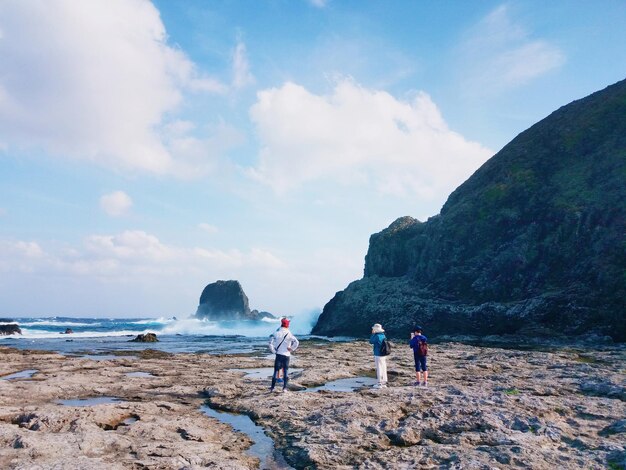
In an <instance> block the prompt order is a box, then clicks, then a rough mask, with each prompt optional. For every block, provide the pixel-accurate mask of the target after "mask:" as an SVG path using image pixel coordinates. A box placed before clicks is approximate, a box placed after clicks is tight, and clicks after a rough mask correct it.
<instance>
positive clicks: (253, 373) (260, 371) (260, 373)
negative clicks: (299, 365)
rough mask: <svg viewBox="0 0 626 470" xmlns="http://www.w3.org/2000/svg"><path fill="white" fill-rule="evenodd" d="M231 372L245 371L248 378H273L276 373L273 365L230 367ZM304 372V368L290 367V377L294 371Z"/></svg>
mask: <svg viewBox="0 0 626 470" xmlns="http://www.w3.org/2000/svg"><path fill="white" fill-rule="evenodd" d="M228 371H229V372H243V373H245V374H246V375H244V377H245V378H247V379H271V378H272V374H273V373H274V368H273V367H257V368H256V369H228ZM295 372H302V369H289V377H291V374H292V373H295Z"/></svg>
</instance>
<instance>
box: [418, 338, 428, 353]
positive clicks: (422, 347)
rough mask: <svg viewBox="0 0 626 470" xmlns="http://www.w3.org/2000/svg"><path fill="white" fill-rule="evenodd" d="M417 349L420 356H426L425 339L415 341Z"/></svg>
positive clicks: (426, 346)
mask: <svg viewBox="0 0 626 470" xmlns="http://www.w3.org/2000/svg"><path fill="white" fill-rule="evenodd" d="M417 350H418V351H419V355H420V356H428V344H427V343H426V341H420V342H418V343H417Z"/></svg>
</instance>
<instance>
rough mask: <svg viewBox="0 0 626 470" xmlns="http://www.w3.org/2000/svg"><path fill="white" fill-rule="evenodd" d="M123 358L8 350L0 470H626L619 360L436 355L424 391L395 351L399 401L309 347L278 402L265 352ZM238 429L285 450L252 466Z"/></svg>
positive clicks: (443, 350)
mask: <svg viewBox="0 0 626 470" xmlns="http://www.w3.org/2000/svg"><path fill="white" fill-rule="evenodd" d="M118 354H121V355H120V356H118V357H116V356H104V357H101V358H94V357H78V356H77V357H72V356H63V355H60V354H56V353H50V352H41V351H37V352H35V351H27V350H26V351H20V350H17V349H12V348H8V347H2V348H0V356H1V358H2V359H1V361H0V364H1V365H0V376H1V377H0V390H1V398H0V400H1V402H0V467H2V468H10V469H33V468H40V469H52V468H63V469H84V468H89V469H127V468H132V469H139V468H146V469H170V468H172V469H174V468H175V469H192V468H203V467H210V468H224V469H239V468H241V469H245V468H289V467H293V468H367V469H375V468H476V469H483V468H484V469H494V468H509V467H520V468H533V469H554V468H585V469H590V468H592V469H604V468H611V469H617V468H624V466H625V465H626V449H625V445H624V443H625V441H626V439H625V434H624V433H625V432H626V403H625V400H626V374H625V372H626V371H625V368H624V364H625V361H624V359H625V358H626V348H625V347H624V346H623V345H593V344H582V343H580V344H574V345H569V346H565V345H559V346H554V345H552V346H547V345H544V347H540V348H538V347H533V348H526V349H511V348H502V347H495V346H477V345H468V344H462V343H459V342H444V343H439V344H433V345H431V349H430V370H431V376H430V385H429V387H428V388H426V389H425V388H422V387H415V386H413V381H414V372H413V359H412V355H411V354H410V350H409V349H408V347H406V346H404V345H403V344H399V343H396V344H395V347H394V350H393V352H392V355H391V357H390V358H389V360H388V363H389V378H390V383H389V387H388V388H387V389H382V390H376V389H372V388H371V387H369V386H365V384H367V383H369V382H371V377H372V376H373V374H374V364H373V360H372V357H371V348H370V346H369V345H368V344H367V343H366V342H364V341H354V342H327V341H321V340H306V341H303V342H302V345H301V347H300V349H299V350H298V351H297V354H296V355H295V356H294V358H293V360H292V364H291V366H292V368H294V372H292V373H291V377H292V381H291V383H290V388H291V390H290V392H288V393H286V394H281V393H268V385H269V379H268V378H267V375H268V371H267V370H266V369H263V368H268V367H271V365H272V359H271V357H270V356H268V355H267V353H266V352H264V351H257V352H255V353H252V354H246V355H242V354H229V355H215V354H212V355H211V354H169V353H165V352H160V351H153V350H150V349H145V350H143V351H141V352H138V351H132V352H128V353H118ZM96 359H100V360H96ZM243 369H246V370H245V371H244V370H243ZM250 369H253V370H250ZM12 374H17V375H12ZM340 379H348V380H344V381H343V382H334V381H337V380H340ZM350 379H352V380H350ZM368 381H369V382H368ZM333 383H344V384H345V383H349V384H350V386H351V387H352V388H353V391H342V390H349V389H350V387H348V388H333V386H332V384H333ZM324 385H326V386H324ZM316 387H318V388H316ZM220 412H228V413H227V414H221V413H220ZM237 415H239V416H241V417H245V416H248V417H249V418H251V420H252V421H251V422H250V426H251V427H253V426H254V425H253V423H252V422H254V424H256V425H257V427H258V426H260V427H262V429H263V430H264V431H265V434H266V435H267V436H269V437H270V438H271V439H272V441H270V443H271V444H273V449H274V450H272V449H271V447H270V448H268V447H266V448H265V450H262V451H260V452H259V451H258V449H257V452H256V453H255V452H254V447H255V446H253V440H258V436H259V434H257V438H256V439H253V438H251V437H250V435H247V434H246V433H242V432H238V431H235V430H234V429H233V427H231V426H230V425H229V424H227V423H226V422H225V421H226V420H225V419H220V417H221V416H225V417H235V416H237ZM257 429H258V428H257ZM260 435H262V433H261V434H260ZM253 437H254V436H253ZM263 437H264V438H265V439H266V440H267V437H266V436H264V435H263ZM251 446H252V447H251ZM268 449H269V450H268ZM268 452H271V453H273V454H274V455H264V454H267V453H268Z"/></svg>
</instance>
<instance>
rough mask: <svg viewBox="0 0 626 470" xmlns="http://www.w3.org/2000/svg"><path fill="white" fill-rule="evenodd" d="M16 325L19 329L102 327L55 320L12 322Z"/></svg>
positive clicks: (97, 324)
mask: <svg viewBox="0 0 626 470" xmlns="http://www.w3.org/2000/svg"><path fill="white" fill-rule="evenodd" d="M14 323H18V324H19V326H20V327H25V326H56V327H59V328H62V327H68V326H102V323H99V322H96V323H81V322H71V321H55V320H35V321H30V322H24V323H22V322H14Z"/></svg>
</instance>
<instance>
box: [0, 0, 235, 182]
mask: <svg viewBox="0 0 626 470" xmlns="http://www.w3.org/2000/svg"><path fill="white" fill-rule="evenodd" d="M0 29H2V31H3V37H2V39H1V40H0V57H2V60H1V61H0V141H3V142H4V143H5V144H6V145H9V146H22V147H30V148H33V147H42V148H44V149H45V150H46V151H48V152H50V153H52V154H54V155H60V156H63V157H73V158H76V159H82V160H88V161H93V162H96V163H98V164H100V165H103V166H106V167H112V168H117V169H134V170H140V171H148V172H153V173H159V174H165V173H172V172H173V173H177V172H179V166H181V165H182V166H183V170H182V172H183V173H191V171H190V170H189V169H188V168H187V167H188V166H190V165H193V166H196V165H197V161H195V160H194V161H193V162H192V163H189V162H187V161H186V160H185V159H186V155H185V154H182V155H179V154H177V153H176V149H173V148H170V147H169V146H168V143H167V142H164V141H163V140H162V138H161V135H160V128H161V126H162V125H163V123H164V118H165V116H166V115H167V116H171V115H172V113H174V112H175V111H176V110H177V107H178V106H179V104H180V103H181V101H182V100H183V97H184V94H185V92H186V91H187V90H189V91H205V92H212V93H226V92H227V91H228V88H229V87H228V86H226V85H224V84H222V83H220V82H219V81H218V80H216V79H214V78H211V77H207V76H204V75H203V74H202V73H201V72H199V71H198V69H197V67H196V65H195V64H194V63H193V62H192V61H191V60H190V59H189V58H188V57H187V56H186V55H185V54H184V53H183V52H182V51H181V50H180V49H178V48H175V47H171V46H169V45H168V44H167V34H166V31H165V27H164V25H163V23H162V21H161V18H160V16H159V12H158V10H157V9H156V8H155V7H154V5H153V4H152V3H150V2H149V1H147V0H92V1H89V2H76V1H73V0H50V1H45V2H41V1H34V0H7V1H4V2H2V3H0ZM244 77H245V76H244ZM211 157H212V154H211V149H208V148H205V149H204V150H203V158H204V159H205V160H206V159H211Z"/></svg>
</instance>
